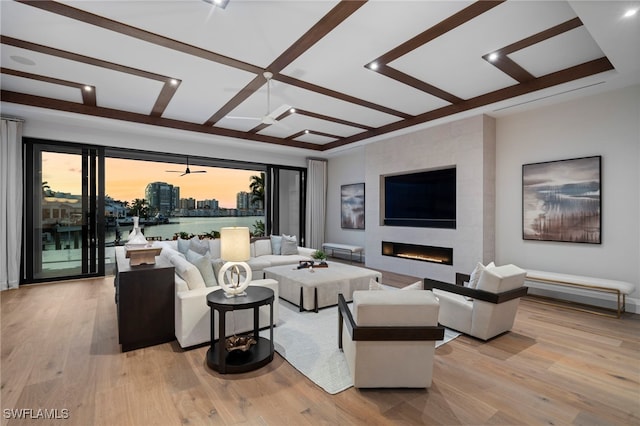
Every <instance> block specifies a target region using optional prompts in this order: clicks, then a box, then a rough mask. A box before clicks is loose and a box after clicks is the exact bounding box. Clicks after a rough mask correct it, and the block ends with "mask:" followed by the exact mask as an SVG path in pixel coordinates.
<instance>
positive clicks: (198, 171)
mask: <svg viewBox="0 0 640 426" xmlns="http://www.w3.org/2000/svg"><path fill="white" fill-rule="evenodd" d="M191 173H207V171H206V170H195V171H193V172H191Z"/></svg>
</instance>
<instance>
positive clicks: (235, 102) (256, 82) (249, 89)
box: [203, 75, 266, 126]
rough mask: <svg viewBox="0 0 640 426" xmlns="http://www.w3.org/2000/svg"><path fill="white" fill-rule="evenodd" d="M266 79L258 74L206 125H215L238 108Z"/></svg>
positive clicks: (206, 122)
mask: <svg viewBox="0 0 640 426" xmlns="http://www.w3.org/2000/svg"><path fill="white" fill-rule="evenodd" d="M264 83H266V80H265V78H264V76H262V75H257V76H255V77H254V78H253V80H251V81H250V82H249V84H247V85H246V86H244V87H243V88H242V89H240V91H239V92H238V93H236V95H235V96H234V97H233V98H231V99H230V100H229V101H228V102H227V103H226V104H224V105H223V106H222V107H221V108H220V109H219V110H218V111H216V112H215V113H214V114H213V115H212V116H211V117H209V119H208V120H207V121H205V122H204V123H203V125H204V126H213V125H214V124H216V123H217V122H218V121H220V120H222V119H223V118H224V117H225V116H226V115H227V114H229V113H230V112H231V111H233V110H234V109H236V108H237V107H238V106H239V105H240V104H241V103H242V102H244V101H246V100H247V99H248V98H249V96H251V95H253V94H254V93H255V92H256V91H257V90H258V89H260V88H261V87H262V86H263V85H264Z"/></svg>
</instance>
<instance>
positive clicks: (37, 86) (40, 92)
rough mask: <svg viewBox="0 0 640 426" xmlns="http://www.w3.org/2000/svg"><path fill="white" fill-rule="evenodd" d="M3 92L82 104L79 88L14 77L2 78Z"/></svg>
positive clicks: (6, 76) (4, 76)
mask: <svg viewBox="0 0 640 426" xmlns="http://www.w3.org/2000/svg"><path fill="white" fill-rule="evenodd" d="M2 90H8V91H11V92H19V93H26V94H28V95H34V96H45V97H48V98H55V99H60V100H63V101H69V102H78V103H80V102H82V92H81V91H80V89H78V88H74V87H69V86H61V85H59V84H51V83H47V82H44V81H37V80H35V81H34V80H31V79H27V78H22V77H16V76H13V75H3V76H2Z"/></svg>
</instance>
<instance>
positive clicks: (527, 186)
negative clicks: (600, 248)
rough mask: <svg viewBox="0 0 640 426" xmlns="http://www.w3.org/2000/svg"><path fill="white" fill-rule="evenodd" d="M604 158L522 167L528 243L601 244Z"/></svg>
mask: <svg viewBox="0 0 640 426" xmlns="http://www.w3.org/2000/svg"><path fill="white" fill-rule="evenodd" d="M601 162H602V157H601V156H594V157H584V158H574V159H569V160H559V161H548V162H545V163H533V164H524V165H523V166H522V238H523V239H524V240H538V241H563V242H571V243H589V244H600V243H601V228H602V217H601V208H602V202H601Z"/></svg>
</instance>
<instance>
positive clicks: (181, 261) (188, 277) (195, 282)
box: [171, 254, 206, 290]
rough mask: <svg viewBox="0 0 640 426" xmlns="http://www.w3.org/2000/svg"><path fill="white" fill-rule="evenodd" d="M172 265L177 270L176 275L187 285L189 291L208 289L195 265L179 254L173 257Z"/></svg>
mask: <svg viewBox="0 0 640 426" xmlns="http://www.w3.org/2000/svg"><path fill="white" fill-rule="evenodd" d="M171 263H172V264H173V266H174V268H175V271H176V274H177V275H178V276H179V277H180V278H182V279H183V280H184V281H185V282H186V283H187V286H188V287H189V290H194V289H196V288H204V287H206V285H205V283H204V280H203V279H202V274H201V273H200V271H199V270H198V268H197V267H196V266H195V265H194V264H193V263H190V262H189V261H188V260H187V259H185V258H184V257H182V256H179V255H177V254H175V255H173V256H171Z"/></svg>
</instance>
